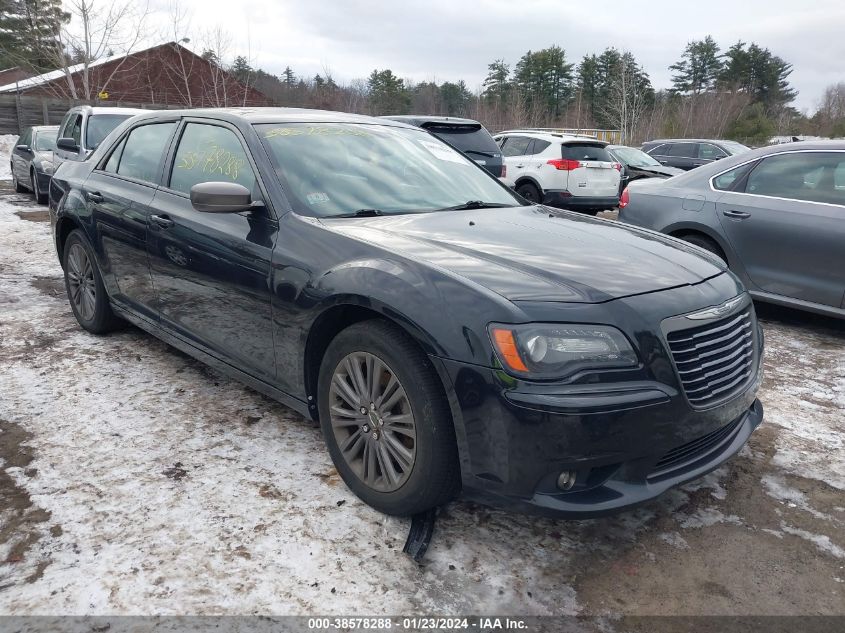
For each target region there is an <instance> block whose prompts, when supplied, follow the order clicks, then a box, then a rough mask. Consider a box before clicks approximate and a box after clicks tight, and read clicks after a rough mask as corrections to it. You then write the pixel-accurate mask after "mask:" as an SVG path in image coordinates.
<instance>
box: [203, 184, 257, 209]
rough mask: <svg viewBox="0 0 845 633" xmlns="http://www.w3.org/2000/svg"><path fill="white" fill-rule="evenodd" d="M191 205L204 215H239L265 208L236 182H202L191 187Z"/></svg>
mask: <svg viewBox="0 0 845 633" xmlns="http://www.w3.org/2000/svg"><path fill="white" fill-rule="evenodd" d="M191 204H192V205H193V207H194V209H196V210H197V211H201V212H202V213H238V212H240V211H249V210H250V209H254V208H256V207H260V206H263V204H262V203H261V202H260V201H255V202H253V201H252V194H251V193H250V191H249V189H247V188H246V187H244V186H243V185H239V184H238V183H236V182H200V183H197V184H196V185H194V186H193V187H191Z"/></svg>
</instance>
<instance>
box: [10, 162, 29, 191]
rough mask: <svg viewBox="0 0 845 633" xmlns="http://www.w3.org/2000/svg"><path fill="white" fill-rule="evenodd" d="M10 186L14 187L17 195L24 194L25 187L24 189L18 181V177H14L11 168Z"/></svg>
mask: <svg viewBox="0 0 845 633" xmlns="http://www.w3.org/2000/svg"><path fill="white" fill-rule="evenodd" d="M12 185H14V187H15V191H16V192H17V193H26V187H24V186H23V185H22V184H21V183H20V182H19V181H18V177H17V176H15V172H14V168H12Z"/></svg>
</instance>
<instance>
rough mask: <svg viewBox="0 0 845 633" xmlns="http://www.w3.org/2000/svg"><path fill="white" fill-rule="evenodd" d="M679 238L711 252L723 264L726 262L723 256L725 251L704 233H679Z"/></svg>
mask: <svg viewBox="0 0 845 633" xmlns="http://www.w3.org/2000/svg"><path fill="white" fill-rule="evenodd" d="M681 239H682V240H684V241H685V242H689V243H690V244H694V245H695V246H698V247H699V248H703V249H704V250H705V251H708V252H710V253H713V254H714V255H715V256H716V257H718V258H719V259H721V260H722V261H723V262H725V264H727V263H728V258H727V257H725V253H724V251H723V250H722V249H721V247H720V246H719V245H718V244H717V243H716V242H715V241H713V240H712V239H710V238H709V237H707V236H706V235H698V234H695V233H690V234H688V235H681Z"/></svg>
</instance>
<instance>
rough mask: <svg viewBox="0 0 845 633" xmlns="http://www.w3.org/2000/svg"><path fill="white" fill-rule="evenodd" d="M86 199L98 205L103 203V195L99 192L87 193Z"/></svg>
mask: <svg viewBox="0 0 845 633" xmlns="http://www.w3.org/2000/svg"><path fill="white" fill-rule="evenodd" d="M88 199H89V200H90V201H91V202H97V203H100V202H102V201H103V194H101V193H100V192H99V191H89V192H88Z"/></svg>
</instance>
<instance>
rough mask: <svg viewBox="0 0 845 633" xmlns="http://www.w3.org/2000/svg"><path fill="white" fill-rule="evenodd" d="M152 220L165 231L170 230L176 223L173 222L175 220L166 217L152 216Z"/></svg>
mask: <svg viewBox="0 0 845 633" xmlns="http://www.w3.org/2000/svg"><path fill="white" fill-rule="evenodd" d="M150 220H152V221H153V222H155V223H156V224H158V225H159V226H160V227H161V228H163V229H169V228H170V227H171V226H173V225H174V224H175V222H173V220H171V219H170V218H168V217H167V216H166V215H151V216H150Z"/></svg>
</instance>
